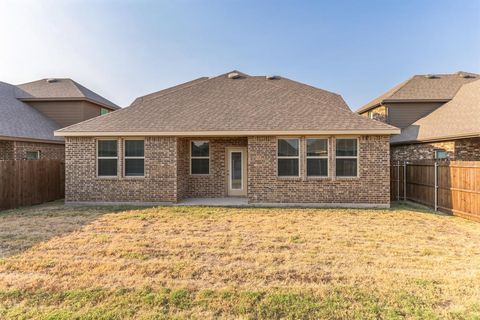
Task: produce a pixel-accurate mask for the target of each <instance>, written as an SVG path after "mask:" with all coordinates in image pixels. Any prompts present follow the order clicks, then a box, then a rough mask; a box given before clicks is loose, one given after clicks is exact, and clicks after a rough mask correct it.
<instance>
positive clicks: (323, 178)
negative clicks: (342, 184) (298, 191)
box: [306, 176, 332, 181]
mask: <svg viewBox="0 0 480 320" xmlns="http://www.w3.org/2000/svg"><path fill="white" fill-rule="evenodd" d="M306 180H307V181H309V180H313V181H315V180H332V178H331V177H329V176H326V177H308V176H307V178H306Z"/></svg>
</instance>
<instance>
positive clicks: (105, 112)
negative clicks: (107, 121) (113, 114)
mask: <svg viewBox="0 0 480 320" xmlns="http://www.w3.org/2000/svg"><path fill="white" fill-rule="evenodd" d="M107 113H109V111H108V109H105V108H101V109H100V115H102V116H103V115H104V114H107Z"/></svg>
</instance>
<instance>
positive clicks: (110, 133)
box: [54, 128, 400, 137]
mask: <svg viewBox="0 0 480 320" xmlns="http://www.w3.org/2000/svg"><path fill="white" fill-rule="evenodd" d="M399 133H400V129H397V128H392V129H370V130H290V131H280V130H278V131H265V130H264V131H178V132H171V131H170V132H137V131H132V132H128V131H105V132H98V131H61V130H57V131H55V132H54V135H55V136H57V137H58V136H60V137H112V136H130V137H144V136H167V137H172V136H173V137H194V136H195V137H217V136H222V137H225V136H279V135H283V136H287V135H291V136H295V135H298V136H304V135H394V134H399Z"/></svg>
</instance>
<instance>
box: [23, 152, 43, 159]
mask: <svg viewBox="0 0 480 320" xmlns="http://www.w3.org/2000/svg"><path fill="white" fill-rule="evenodd" d="M25 158H26V159H27V160H39V159H40V151H27V154H26V157H25Z"/></svg>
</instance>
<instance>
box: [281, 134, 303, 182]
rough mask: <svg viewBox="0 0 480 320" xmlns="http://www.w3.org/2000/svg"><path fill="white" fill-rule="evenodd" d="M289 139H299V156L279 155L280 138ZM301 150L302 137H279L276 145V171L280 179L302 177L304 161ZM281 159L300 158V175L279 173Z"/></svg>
mask: <svg viewBox="0 0 480 320" xmlns="http://www.w3.org/2000/svg"><path fill="white" fill-rule="evenodd" d="M289 139H296V140H298V155H297V156H279V155H278V140H289ZM301 152H302V137H298V136H293V137H288V136H287V137H277V139H276V147H275V157H276V163H275V164H276V173H277V178H280V179H289V178H290V179H291V178H300V177H301V176H302V168H303V167H302V161H301ZM279 159H298V175H296V176H280V175H279V174H278V160H279Z"/></svg>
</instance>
